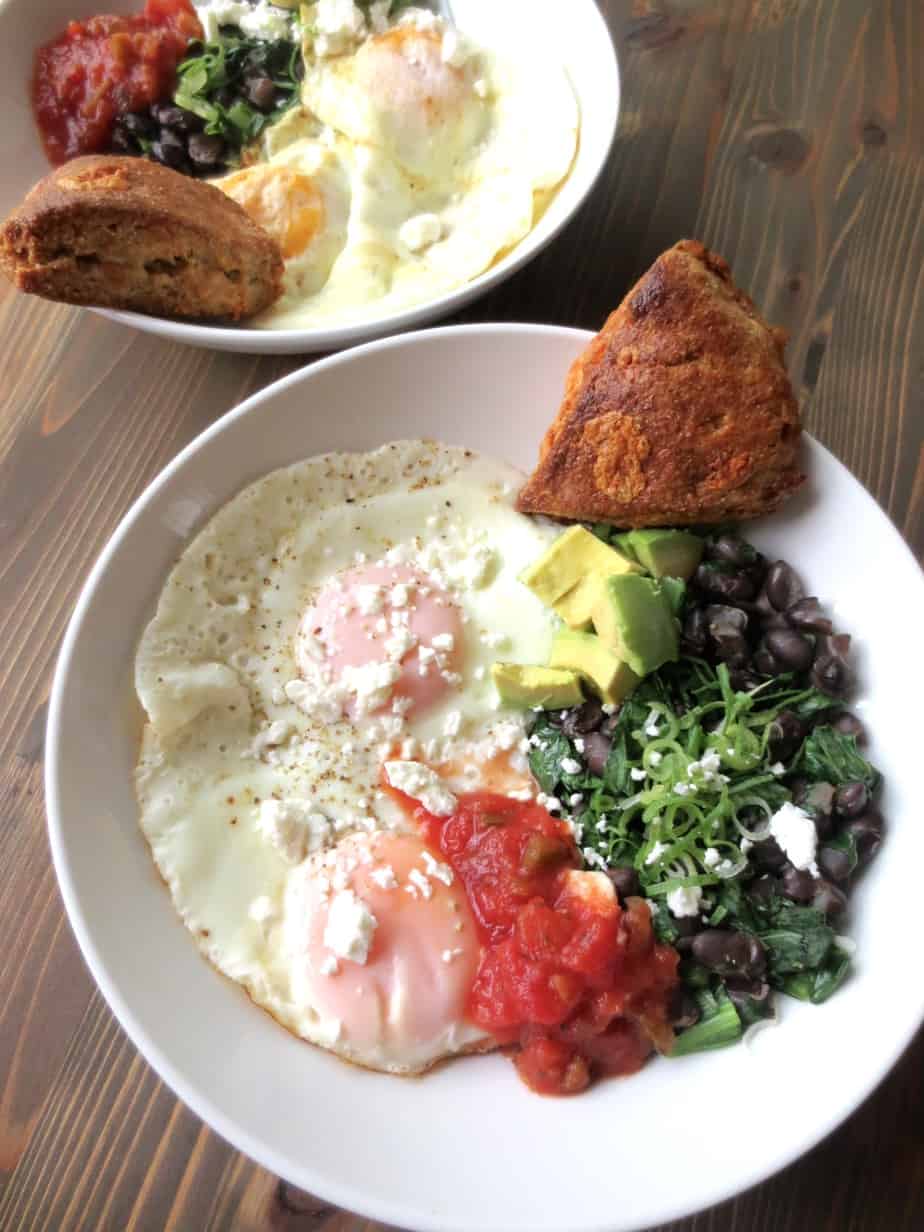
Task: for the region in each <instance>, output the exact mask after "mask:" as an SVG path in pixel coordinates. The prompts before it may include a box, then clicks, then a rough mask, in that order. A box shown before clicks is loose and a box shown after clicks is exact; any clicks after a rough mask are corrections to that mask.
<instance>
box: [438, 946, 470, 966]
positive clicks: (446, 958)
mask: <svg viewBox="0 0 924 1232" xmlns="http://www.w3.org/2000/svg"><path fill="white" fill-rule="evenodd" d="M464 953H465V951H464V950H463V949H462V947H461V946H457V947H456V948H455V949H454V950H443V952H442V954H441V955H440V957H441V958H442V960H443V962H444V963H451V962H452V960H453V959H454V958H461V957H462V955H463V954H464Z"/></svg>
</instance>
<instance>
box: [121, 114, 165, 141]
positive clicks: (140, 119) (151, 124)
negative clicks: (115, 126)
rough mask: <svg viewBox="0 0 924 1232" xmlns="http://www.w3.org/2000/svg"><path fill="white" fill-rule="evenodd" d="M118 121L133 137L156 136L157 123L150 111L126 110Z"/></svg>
mask: <svg viewBox="0 0 924 1232" xmlns="http://www.w3.org/2000/svg"><path fill="white" fill-rule="evenodd" d="M118 123H119V124H120V125H121V126H122V128H124V129H125V131H126V132H128V133H131V135H132V136H133V137H156V136H157V124H156V122H155V120H154V118H153V116H152V115H151V113H150V111H126V112H125V114H124V115H120V116H119V120H118Z"/></svg>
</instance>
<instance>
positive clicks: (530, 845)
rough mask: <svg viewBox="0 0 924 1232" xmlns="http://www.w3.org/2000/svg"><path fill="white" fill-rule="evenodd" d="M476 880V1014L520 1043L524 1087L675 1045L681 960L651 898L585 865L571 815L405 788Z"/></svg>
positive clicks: (631, 1065) (429, 835) (428, 828)
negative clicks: (424, 801) (425, 803)
mask: <svg viewBox="0 0 924 1232" xmlns="http://www.w3.org/2000/svg"><path fill="white" fill-rule="evenodd" d="M395 794H396V795H397V796H398V798H399V799H400V800H401V802H402V804H403V805H404V807H405V808H407V810H408V811H409V812H410V813H411V814H412V816H413V817H414V819H415V821H416V822H417V824H418V826H419V827H420V829H421V831H422V833H423V835H424V837H425V838H426V840H427V841H428V842H429V843H430V844H431V845H432V846H433V847H435V848H438V849H439V850H440V851H441V852H442V853H443V856H444V858H445V859H446V860H447V861H448V862H449V864H450V865H451V866H452V868H453V870H454V871H455V873H456V875H457V876H458V877H459V878H460V880H461V881H462V883H463V885H464V886H465V889H466V892H467V894H468V898H469V902H470V903H471V907H472V911H473V913H474V916H475V919H476V922H477V925H478V930H479V939H480V941H481V945H482V955H481V961H480V965H479V968H478V972H477V975H476V977H475V980H474V983H473V985H472V989H471V994H470V998H469V1007H468V1008H469V1016H470V1017H471V1019H472V1020H473V1021H474V1022H475V1023H477V1024H478V1025H479V1026H480V1027H483V1028H484V1029H485V1030H486V1031H490V1032H492V1033H493V1034H494V1035H495V1036H496V1037H497V1039H498V1040H499V1041H500V1043H502V1044H506V1045H510V1046H512V1047H513V1048H515V1049H516V1053H515V1058H514V1059H515V1063H516V1066H517V1070H518V1071H519V1074H520V1076H521V1078H522V1079H523V1080H524V1082H526V1083H527V1085H528V1086H530V1087H531V1088H532V1089H533V1090H534V1091H539V1092H541V1093H543V1094H553V1095H567V1094H574V1093H576V1092H578V1091H581V1090H583V1089H584V1087H586V1086H587V1084H588V1083H589V1082H590V1081H591V1079H592V1078H593V1077H595V1076H602V1075H620V1074H631V1073H633V1072H634V1071H635V1070H637V1069H639V1068H640V1067H641V1066H642V1065H643V1064H644V1062H645V1059H646V1058H647V1057H648V1055H649V1054H650V1053H651V1051H652V1048H653V1047H658V1048H660V1049H661V1050H662V1051H668V1050H669V1049H670V1047H671V1044H672V1042H673V1033H672V1031H671V1028H670V1026H669V1024H668V1011H667V1004H668V1000H669V998H670V994H671V992H672V990H673V989H674V987H675V985H676V983H677V961H678V956H677V953H676V951H675V950H673V949H672V948H671V947H670V946H666V945H659V944H658V943H657V942H656V941H655V938H654V934H653V932H652V927H651V913H650V911H649V910H648V907H647V905H646V904H645V902H644V900H642V899H640V898H630V899H628V900H627V903H626V906H625V908H623V907H622V906H621V905H620V903H619V900H618V898H617V896H616V893H615V891H614V889H613V886H612V883H611V882H610V880H609V878H608V877H606V875H605V874H604V873H592V872H584V871H580V859H579V857H578V853H577V849H576V848H575V846H574V841H573V839H572V838H571V835H570V834H569V832H568V830H567V828H566V826H565V825H564V823H563V822H561V821H558V820H556V819H555V818H554V817H552V816H551V815H550V814H549V813H547V812H546V811H545V809H543V808H540V807H539V806H538V805H536V804H530V803H522V802H520V801H516V800H511V799H509V798H507V797H506V796H499V795H493V794H490V793H485V792H477V793H473V794H471V795H466V796H461V797H460V798H459V800H458V806H457V808H456V811H455V812H454V813H453V814H452V816H451V817H436V816H434V815H433V814H431V813H428V812H427V811H426V810H425V809H423V808H422V807H418V806H416V805H415V802H414V801H411V800H410V799H409V798H408V797H406V796H401V795H400V793H395Z"/></svg>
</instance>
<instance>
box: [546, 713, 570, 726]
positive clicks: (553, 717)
mask: <svg viewBox="0 0 924 1232" xmlns="http://www.w3.org/2000/svg"><path fill="white" fill-rule="evenodd" d="M567 713H568V711H567V710H546V711H545V715H544V717H545V718H546V719H547V720H548V722H549V723H551V724H552V726H553V727H561V725H562V723H564V721H565V715H566V714H567Z"/></svg>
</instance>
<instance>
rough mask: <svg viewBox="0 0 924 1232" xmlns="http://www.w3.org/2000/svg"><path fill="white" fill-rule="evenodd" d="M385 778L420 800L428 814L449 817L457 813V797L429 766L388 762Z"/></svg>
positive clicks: (417, 763)
mask: <svg viewBox="0 0 924 1232" xmlns="http://www.w3.org/2000/svg"><path fill="white" fill-rule="evenodd" d="M385 777H386V778H387V779H388V782H389V783H390V784H391V786H392V787H395V788H397V790H398V791H403V792H404V793H405V795H408V796H410V797H411V799H413V800H418V801H419V802H420V803H421V804H422V805H423V806H424V808H425V809H426V810H427V812H428V813H433V814H435V815H436V816H437V817H448V816H449V815H450V814H451V813H454V812H455V808H456V798H455V796H454V795H453V794H452V792H451V791H449V789H448V788H447V787H446V785H445V784H444V783H443V780H442V779H441V778H440V777H439V775H438V774H437V773H436V771H434V770H431V769H430V767H429V766H425V765H423V764H422V763H421V762H419V761H387V762H386V763H385Z"/></svg>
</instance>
